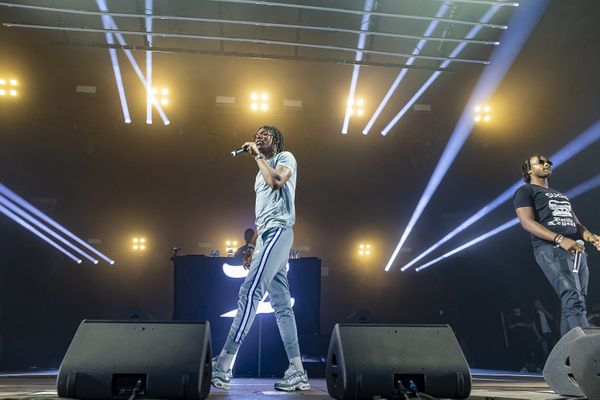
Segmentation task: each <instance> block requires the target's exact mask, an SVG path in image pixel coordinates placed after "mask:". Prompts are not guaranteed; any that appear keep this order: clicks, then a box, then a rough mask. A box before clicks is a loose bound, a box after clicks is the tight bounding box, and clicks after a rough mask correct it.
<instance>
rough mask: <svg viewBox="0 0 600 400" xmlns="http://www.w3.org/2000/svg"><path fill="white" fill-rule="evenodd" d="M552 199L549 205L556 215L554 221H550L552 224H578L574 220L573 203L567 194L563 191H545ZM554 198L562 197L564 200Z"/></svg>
mask: <svg viewBox="0 0 600 400" xmlns="http://www.w3.org/2000/svg"><path fill="white" fill-rule="evenodd" d="M545 195H546V196H547V197H549V198H550V199H551V200H549V201H548V207H549V208H550V210H551V211H552V216H553V217H554V218H553V219H552V221H548V225H550V226H576V225H575V221H573V213H572V211H573V210H572V209H571V203H570V202H569V199H568V197H567V196H565V195H564V194H561V193H545ZM554 198H562V199H564V200H554Z"/></svg>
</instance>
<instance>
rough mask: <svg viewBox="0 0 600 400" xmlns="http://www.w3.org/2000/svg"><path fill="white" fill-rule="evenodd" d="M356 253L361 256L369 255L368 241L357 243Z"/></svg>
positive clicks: (369, 246)
mask: <svg viewBox="0 0 600 400" xmlns="http://www.w3.org/2000/svg"><path fill="white" fill-rule="evenodd" d="M358 255H359V256H361V257H364V256H370V255H371V245H370V244H369V243H361V244H359V245H358Z"/></svg>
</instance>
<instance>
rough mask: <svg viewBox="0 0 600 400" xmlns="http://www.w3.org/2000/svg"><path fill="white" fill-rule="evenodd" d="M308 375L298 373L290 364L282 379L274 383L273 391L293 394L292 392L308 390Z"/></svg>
mask: <svg viewBox="0 0 600 400" xmlns="http://www.w3.org/2000/svg"><path fill="white" fill-rule="evenodd" d="M309 389H310V383H308V374H307V373H306V371H302V372H300V371H298V370H297V369H296V367H294V364H290V366H289V367H288V369H287V370H286V371H285V373H284V374H283V379H282V380H280V381H279V382H275V390H282V391H284V392H293V391H294V390H309Z"/></svg>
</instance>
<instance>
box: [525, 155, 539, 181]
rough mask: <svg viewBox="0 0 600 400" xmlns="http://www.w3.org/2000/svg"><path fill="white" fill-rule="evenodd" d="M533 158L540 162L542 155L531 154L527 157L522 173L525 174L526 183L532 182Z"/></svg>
mask: <svg viewBox="0 0 600 400" xmlns="http://www.w3.org/2000/svg"><path fill="white" fill-rule="evenodd" d="M532 157H536V158H537V159H538V160H539V159H540V157H541V154H539V153H533V154H530V155H529V157H527V160H525V162H524V163H523V165H521V171H522V172H523V180H524V181H525V183H530V182H531V175H530V174H529V170H530V169H531V158H532Z"/></svg>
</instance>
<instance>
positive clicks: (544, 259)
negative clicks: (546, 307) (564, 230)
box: [534, 244, 589, 336]
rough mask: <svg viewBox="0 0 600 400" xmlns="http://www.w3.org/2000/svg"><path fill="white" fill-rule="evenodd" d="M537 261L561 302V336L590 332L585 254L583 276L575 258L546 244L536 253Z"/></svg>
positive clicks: (583, 256)
mask: <svg viewBox="0 0 600 400" xmlns="http://www.w3.org/2000/svg"><path fill="white" fill-rule="evenodd" d="M534 255H535V259H536V261H537V263H538V265H539V266H540V268H541V269H542V271H543V272H544V275H546V278H547V279H548V281H549V282H550V284H551V285H552V287H553V288H554V291H555V292H556V294H558V297H559V298H560V304H561V307H562V312H561V319H560V334H561V336H562V335H564V334H565V333H567V332H569V331H570V330H571V329H573V328H575V327H578V326H580V327H582V328H587V327H588V326H589V324H588V321H587V309H586V305H585V297H586V296H587V287H588V280H589V270H588V266H587V254H586V253H583V255H582V257H581V265H580V267H579V273H574V272H573V261H574V258H575V257H574V256H573V255H571V254H570V253H569V252H568V251H566V250H563V249H562V248H560V247H554V246H552V245H551V244H545V245H542V246H539V247H537V248H535V249H534Z"/></svg>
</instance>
